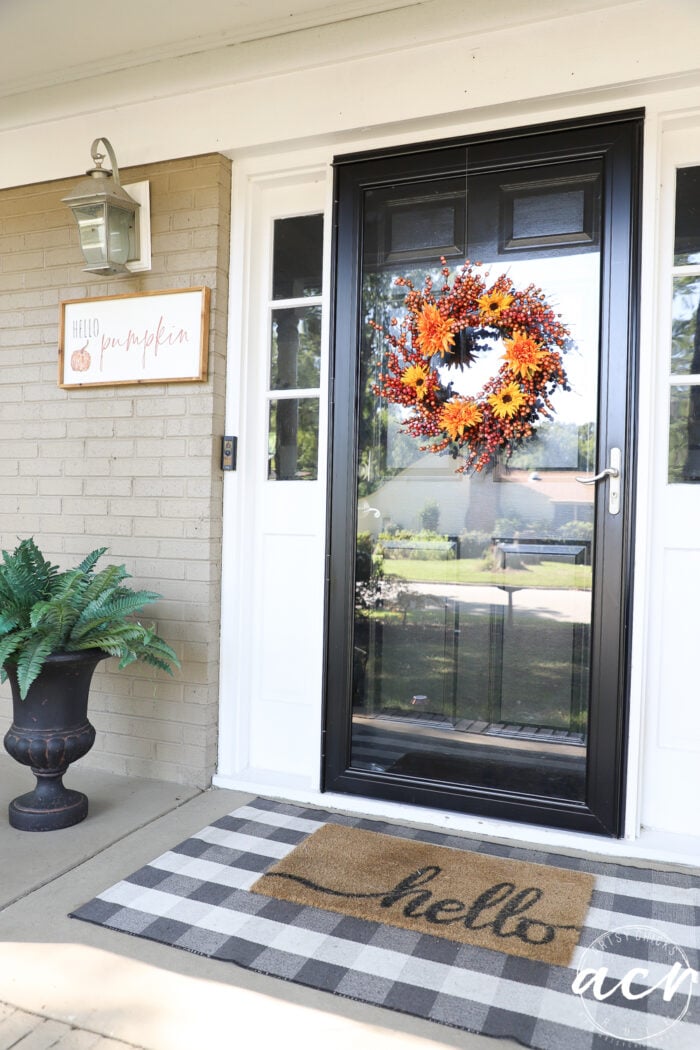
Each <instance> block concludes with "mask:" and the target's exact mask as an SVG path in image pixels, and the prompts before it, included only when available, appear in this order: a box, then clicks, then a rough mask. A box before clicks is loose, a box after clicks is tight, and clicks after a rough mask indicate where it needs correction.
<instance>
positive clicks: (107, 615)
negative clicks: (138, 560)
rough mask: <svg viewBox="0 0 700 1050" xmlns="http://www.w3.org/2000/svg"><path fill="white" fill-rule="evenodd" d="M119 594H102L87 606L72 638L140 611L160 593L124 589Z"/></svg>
mask: <svg viewBox="0 0 700 1050" xmlns="http://www.w3.org/2000/svg"><path fill="white" fill-rule="evenodd" d="M120 590H121V591H122V593H120V594H119V595H117V596H115V595H105V596H100V598H98V599H96V600H95V601H94V602H91V603H90V605H89V606H87V607H86V608H85V609H84V610H83V612H82V613H81V615H80V617H79V618H78V620H77V621H76V624H75V627H74V628H73V630H72V632H71V637H72V638H82V637H83V636H84V635H86V634H88V632H89V631H92V630H95V629H96V628H99V627H101V626H104V627H105V628H107V627H108V626H109V624H110V623H112V622H114V621H115V620H116V621H120V620H122V619H123V618H124V617H126V616H131V615H132V614H133V613H135V612H138V611H139V610H140V609H141V608H142V607H143V606H144V605H146V604H147V603H148V602H153V601H156V600H157V599H158V598H160V595H159V594H155V592H153V591H124V590H123V589H120ZM103 597H104V600H103Z"/></svg>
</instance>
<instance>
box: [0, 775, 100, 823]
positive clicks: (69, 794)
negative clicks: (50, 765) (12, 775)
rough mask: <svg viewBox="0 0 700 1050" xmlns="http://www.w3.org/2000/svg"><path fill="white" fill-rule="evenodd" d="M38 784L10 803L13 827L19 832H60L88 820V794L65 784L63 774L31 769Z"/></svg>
mask: <svg viewBox="0 0 700 1050" xmlns="http://www.w3.org/2000/svg"><path fill="white" fill-rule="evenodd" d="M32 773H34V775H35V777H36V787H35V788H34V790H33V791H28V792H27V793H26V794H25V795H18V796H17V798H15V799H13V800H12V802H10V807H9V814H10V826H11V827H13V828H17V830H18V831H59V830H60V829H61V828H70V827H72V826H73V825H74V824H79V823H80V821H81V820H85V818H86V816H87V814H88V800H87V795H84V794H83V792H82V791H72V790H71V789H70V788H67V787H64V785H63V774H61V773H58V774H51V773H40V772H38V771H37V770H36V769H33V770H32Z"/></svg>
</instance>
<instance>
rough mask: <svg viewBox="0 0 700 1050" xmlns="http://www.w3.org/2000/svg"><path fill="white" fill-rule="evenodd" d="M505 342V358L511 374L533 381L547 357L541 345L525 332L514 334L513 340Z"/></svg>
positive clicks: (505, 340)
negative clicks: (544, 358) (543, 359)
mask: <svg viewBox="0 0 700 1050" xmlns="http://www.w3.org/2000/svg"><path fill="white" fill-rule="evenodd" d="M503 342H504V344H505V347H506V352H505V354H504V355H503V357H504V359H505V360H506V361H507V362H508V367H509V368H510V370H511V372H514V373H515V375H516V376H522V378H523V379H532V377H533V376H534V374H535V372H536V371H537V370H538V368H539V367H540V364H541V362H542V358H543V357H544V356H545V351H544V350H543V349H542V346H541V345H540V343H538V342H536V341H535V340H534V339H531V338H530V336H529V335H528V334H527V332H523V331H516V332H513V338H512V339H504V340H503Z"/></svg>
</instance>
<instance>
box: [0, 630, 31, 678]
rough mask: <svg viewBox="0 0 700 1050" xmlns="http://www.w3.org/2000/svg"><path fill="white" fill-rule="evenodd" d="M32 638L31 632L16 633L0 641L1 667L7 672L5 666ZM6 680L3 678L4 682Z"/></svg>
mask: <svg viewBox="0 0 700 1050" xmlns="http://www.w3.org/2000/svg"><path fill="white" fill-rule="evenodd" d="M30 636H31V631H29V630H26V631H16V632H15V633H14V634H7V635H5V637H4V638H2V639H0V667H1V668H2V669H3V671H4V670H5V665H6V664H7V663H9V662H10V659H11V657H12V656H14V654H15V653H16V652H17V650H18V649H19V648H20V646H22V645H24V643H25V641H26V640H27V638H29V637H30ZM4 681H5V679H4V678H3V682H4Z"/></svg>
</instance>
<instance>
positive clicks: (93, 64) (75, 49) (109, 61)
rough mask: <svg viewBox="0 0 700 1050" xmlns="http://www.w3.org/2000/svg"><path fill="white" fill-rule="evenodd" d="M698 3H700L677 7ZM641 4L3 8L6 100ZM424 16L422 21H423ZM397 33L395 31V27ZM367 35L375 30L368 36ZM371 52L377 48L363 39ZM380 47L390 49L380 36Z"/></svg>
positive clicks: (332, 2) (253, 2)
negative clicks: (354, 34)
mask: <svg viewBox="0 0 700 1050" xmlns="http://www.w3.org/2000/svg"><path fill="white" fill-rule="evenodd" d="M672 2H673V3H679V2H680V3H688V2H690V3H693V4H694V3H696V2H697V0H672ZM639 3H640V0H499V2H498V3H497V4H496V6H495V7H494V6H493V5H491V6H489V5H488V4H484V3H483V0H116V2H115V3H112V4H109V5H103V4H98V3H95V0H0V55H1V56H2V59H1V61H0V98H3V97H9V96H13V95H19V94H22V93H26V92H32V91H36V90H37V89H51V88H55V87H58V86H60V85H65V84H69V83H72V82H75V81H80V80H83V79H86V78H95V77H99V76H103V75H105V74H110V73H117V72H119V71H121V70H129V69H133V68H135V67H137V66H146V65H149V64H152V63H157V62H159V61H162V60H166V59H171V60H177V59H178V58H184V57H186V56H192V55H197V54H200V55H201V54H203V53H206V52H214V51H219V52H221V51H222V50H223V49H225V48H227V47H230V46H233V45H236V44H243V43H245V42H248V41H255V40H262V39H265V38H268V37H277V36H280V35H283V34H286V33H291V32H296V31H299V30H304V29H310V30H313V29H314V28H317V27H322V26H331V25H332V24H334V23H338V22H344V21H348V20H351V19H356V18H360V17H362V16H363V15H379V14H381V13H386V12H391V11H394V12H397V17H400V15H398V12H399V11H400V10H407V9H409V8H413V9H418V10H417V11H416V10H414V11H413V12H411V13H409V14H407V18H406V19H401V22H402V23H404V28H405V29H406V30H407V31H408V32H409V34H410V35H411V36H412V37H413V41H414V42H415V41H416V40H421V39H428V38H447V37H452V36H454V35H455V34H456V35H464V34H465V33H466V34H467V35H469V36H473V35H478V34H484V33H486V34H488V33H492V32H498V31H500V30H502V29H504V28H506V27H508V26H514V25H516V26H517V25H519V24H520V25H527V24H532V23H536V22H547V21H551V20H554V21H557V20H559V19H566V18H567V17H569V16H571V15H575V14H580V13H583V12H589V11H596V10H598V11H603V10H605V9H610V8H616V7H623V8H625V7H630V8H632V9H634V8H635V7H636V6H637V5H638V4H639ZM421 11H422V15H421V13H419V12H421ZM395 25H396V23H395ZM368 30H369V27H368ZM367 37H368V39H366V41H365V47H366V46H368V45H370V41H371V40H372V39H373V34H372V32H371V30H369V31H368V33H367ZM377 47H378V48H379V49H380V50H382V49H384V48H385V47H386V37H382V33H381V32H380V33H379V34H378V36H377Z"/></svg>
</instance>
